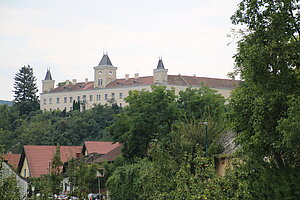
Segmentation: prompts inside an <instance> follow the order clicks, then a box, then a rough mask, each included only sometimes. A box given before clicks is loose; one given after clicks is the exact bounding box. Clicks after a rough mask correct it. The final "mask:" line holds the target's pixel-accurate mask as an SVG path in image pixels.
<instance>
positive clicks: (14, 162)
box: [3, 153, 21, 169]
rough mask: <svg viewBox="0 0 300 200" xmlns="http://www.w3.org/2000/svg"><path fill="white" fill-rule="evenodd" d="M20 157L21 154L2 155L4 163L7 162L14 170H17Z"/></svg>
mask: <svg viewBox="0 0 300 200" xmlns="http://www.w3.org/2000/svg"><path fill="white" fill-rule="evenodd" d="M20 157H21V154H13V153H8V154H3V158H4V161H5V162H7V163H8V164H9V165H10V166H12V167H13V168H14V169H18V164H19V160H20Z"/></svg>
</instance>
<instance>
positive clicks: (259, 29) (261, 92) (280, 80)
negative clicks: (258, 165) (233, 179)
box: [230, 0, 300, 168]
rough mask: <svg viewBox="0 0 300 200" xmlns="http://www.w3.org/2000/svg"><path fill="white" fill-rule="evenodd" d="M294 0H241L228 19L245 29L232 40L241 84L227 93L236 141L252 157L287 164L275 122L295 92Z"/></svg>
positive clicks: (297, 45) (296, 41)
mask: <svg viewBox="0 0 300 200" xmlns="http://www.w3.org/2000/svg"><path fill="white" fill-rule="evenodd" d="M298 2H299V1H294V0H289V1H268V0H263V1H257V0H251V1H245V0H244V1H242V2H241V3H240V5H239V9H238V10H237V12H236V13H235V15H233V17H232V21H233V23H235V24H237V23H240V24H245V25H246V26H247V28H248V29H249V31H250V33H249V34H247V35H245V36H244V37H243V38H242V39H241V40H240V41H239V43H238V53H237V54H236V55H235V61H236V64H237V65H236V71H237V72H239V73H240V75H241V78H242V79H243V80H244V86H243V87H241V88H239V89H238V90H237V91H236V92H235V93H234V94H233V96H232V99H231V108H232V112H231V115H230V117H231V118H232V121H233V124H234V128H235V131H236V132H237V141H238V142H239V143H240V144H242V146H243V150H245V151H247V152H248V153H249V155H251V156H253V158H255V160H257V158H260V159H259V160H260V162H263V161H262V158H263V157H265V156H266V157H270V158H272V159H273V160H274V161H275V162H276V164H277V166H278V167H279V168H284V167H287V166H286V165H287V164H288V162H287V160H285V159H286V157H285V151H284V149H282V148H281V147H282V142H283V134H282V132H280V131H278V129H277V126H278V121H279V120H281V119H282V118H286V113H287V110H288V107H289V105H288V104H287V102H288V99H289V98H290V97H291V96H299V94H300V89H299V88H300V87H299V86H300V82H299V80H300V79H299V69H300V62H299V61H300V57H299V52H300V42H299V33H300V29H299V5H297V3H298Z"/></svg>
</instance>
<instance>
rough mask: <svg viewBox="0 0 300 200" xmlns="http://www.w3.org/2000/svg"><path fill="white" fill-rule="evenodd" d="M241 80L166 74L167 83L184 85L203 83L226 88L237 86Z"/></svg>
mask: <svg viewBox="0 0 300 200" xmlns="http://www.w3.org/2000/svg"><path fill="white" fill-rule="evenodd" d="M240 82H241V81H238V80H232V79H220V78H206V77H196V76H181V75H178V76H174V75H169V76H168V83H169V84H170V85H185V86H199V85H200V84H203V85H204V86H207V87H211V88H226V89H233V88H235V87H237V86H238V84H239V83H240Z"/></svg>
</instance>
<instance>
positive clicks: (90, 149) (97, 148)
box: [82, 141, 122, 156]
mask: <svg viewBox="0 0 300 200" xmlns="http://www.w3.org/2000/svg"><path fill="white" fill-rule="evenodd" d="M121 146H122V145H121V143H118V142H117V143H113V142H102V141H85V142H84V145H83V147H82V155H85V156H86V155H88V154H91V153H97V154H101V155H104V154H107V153H109V152H110V151H112V150H114V149H115V148H119V149H120V148H121Z"/></svg>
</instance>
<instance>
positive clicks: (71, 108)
mask: <svg viewBox="0 0 300 200" xmlns="http://www.w3.org/2000/svg"><path fill="white" fill-rule="evenodd" d="M119 106H120V107H122V106H123V104H122V103H119ZM90 108H91V107H90ZM86 109H87V108H86V107H85V106H83V107H82V110H86ZM54 110H55V108H53V109H52V108H49V111H54ZM56 110H60V109H59V108H56ZM64 110H66V111H71V110H73V107H70V109H69V110H67V107H65V108H64ZM44 111H47V109H46V108H44Z"/></svg>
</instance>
